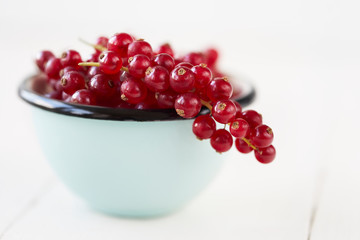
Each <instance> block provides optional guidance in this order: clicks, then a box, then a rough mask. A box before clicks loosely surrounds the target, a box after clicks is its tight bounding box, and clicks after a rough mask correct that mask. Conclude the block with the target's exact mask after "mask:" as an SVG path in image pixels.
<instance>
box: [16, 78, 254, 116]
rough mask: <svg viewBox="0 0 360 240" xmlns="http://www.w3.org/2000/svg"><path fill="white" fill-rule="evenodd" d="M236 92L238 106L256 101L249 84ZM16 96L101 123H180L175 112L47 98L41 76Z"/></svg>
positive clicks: (241, 84)
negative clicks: (125, 121)
mask: <svg viewBox="0 0 360 240" xmlns="http://www.w3.org/2000/svg"><path fill="white" fill-rule="evenodd" d="M236 84H237V87H236V89H238V91H236V94H235V96H234V97H233V100H236V101H237V102H238V103H240V104H241V106H243V107H245V106H247V105H249V104H250V103H251V102H252V101H253V100H254V98H255V89H254V87H253V86H252V85H251V84H250V83H248V82H236ZM18 90H19V91H18V93H19V96H20V97H21V98H22V99H23V100H24V101H26V102H28V103H29V104H31V105H33V106H35V107H38V108H41V109H44V110H47V111H50V112H54V113H59V114H64V115H69V116H74V117H82V118H92V119H102V120H118V121H123V120H134V121H156V120H181V119H184V118H182V117H180V116H179V115H177V113H176V111H175V110H174V109H151V110H138V109H125V108H110V107H100V106H87V105H80V104H73V103H68V102H63V101H59V100H55V99H51V98H48V97H46V96H44V95H43V94H44V93H46V91H47V83H46V80H45V78H44V77H42V76H41V75H35V76H32V77H29V78H27V79H25V80H24V81H23V82H22V83H21V84H20V86H19V89H18ZM208 112H209V110H208V109H207V108H205V107H203V108H202V109H201V112H200V114H206V113H208Z"/></svg>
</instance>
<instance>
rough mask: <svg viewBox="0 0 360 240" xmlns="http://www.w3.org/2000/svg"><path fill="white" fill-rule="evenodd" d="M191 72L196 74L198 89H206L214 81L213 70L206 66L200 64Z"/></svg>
mask: <svg viewBox="0 0 360 240" xmlns="http://www.w3.org/2000/svg"><path fill="white" fill-rule="evenodd" d="M191 71H193V73H195V87H196V88H197V89H204V88H206V87H207V85H208V84H209V83H210V81H211V79H212V73H211V70H210V69H209V68H208V67H207V66H206V64H200V65H197V66H194V67H192V68H191Z"/></svg>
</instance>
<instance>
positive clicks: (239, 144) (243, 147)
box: [235, 138, 253, 153]
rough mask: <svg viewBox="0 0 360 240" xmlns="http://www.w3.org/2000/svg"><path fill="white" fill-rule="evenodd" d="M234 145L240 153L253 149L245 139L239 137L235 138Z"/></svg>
mask: <svg viewBox="0 0 360 240" xmlns="http://www.w3.org/2000/svg"><path fill="white" fill-rule="evenodd" d="M235 147H236V149H237V150H238V151H239V152H241V153H249V152H251V151H252V150H253V149H252V148H251V147H250V146H249V145H248V144H247V143H246V142H245V141H243V140H242V139H240V138H236V139H235Z"/></svg>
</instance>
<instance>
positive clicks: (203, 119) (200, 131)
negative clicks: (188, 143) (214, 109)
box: [192, 115, 216, 139]
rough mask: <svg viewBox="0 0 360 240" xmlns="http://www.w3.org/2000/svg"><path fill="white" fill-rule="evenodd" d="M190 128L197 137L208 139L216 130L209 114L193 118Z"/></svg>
mask: <svg viewBox="0 0 360 240" xmlns="http://www.w3.org/2000/svg"><path fill="white" fill-rule="evenodd" d="M192 130H193V133H194V134H195V135H196V136H197V137H198V138H199V139H208V138H211V136H212V135H213V134H214V132H215V131H216V123H215V121H214V119H212V117H210V115H201V116H198V117H197V118H196V119H195V121H194V123H193V126H192Z"/></svg>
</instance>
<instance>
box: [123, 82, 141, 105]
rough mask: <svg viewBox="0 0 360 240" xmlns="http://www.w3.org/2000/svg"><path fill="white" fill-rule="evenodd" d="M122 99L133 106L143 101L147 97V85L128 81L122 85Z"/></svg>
mask: <svg viewBox="0 0 360 240" xmlns="http://www.w3.org/2000/svg"><path fill="white" fill-rule="evenodd" d="M120 90H121V99H122V100H123V101H125V102H128V103H131V104H137V103H140V102H141V101H143V100H144V99H145V98H146V95H147V88H146V86H145V84H144V83H143V82H142V81H140V80H137V79H127V80H125V81H124V82H122V84H121V88H120Z"/></svg>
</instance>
